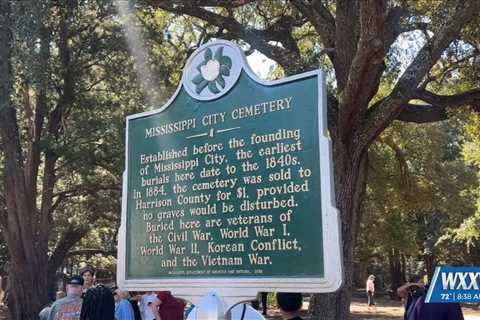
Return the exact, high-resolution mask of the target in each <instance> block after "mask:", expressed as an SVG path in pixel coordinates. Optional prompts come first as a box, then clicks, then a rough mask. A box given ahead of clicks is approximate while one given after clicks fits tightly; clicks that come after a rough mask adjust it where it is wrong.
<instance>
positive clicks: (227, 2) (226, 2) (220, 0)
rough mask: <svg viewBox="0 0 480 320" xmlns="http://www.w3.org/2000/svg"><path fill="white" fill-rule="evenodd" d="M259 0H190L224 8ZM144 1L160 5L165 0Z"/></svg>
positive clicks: (192, 2) (177, 0)
mask: <svg viewBox="0 0 480 320" xmlns="http://www.w3.org/2000/svg"><path fill="white" fill-rule="evenodd" d="M255 1H257V0H190V3H191V4H192V5H196V6H199V7H222V8H230V9H233V8H238V7H242V6H244V5H246V4H249V3H252V2H255ZM142 2H149V3H150V4H152V5H156V6H159V5H160V3H161V2H165V1H163V0H153V1H142ZM169 2H171V3H172V4H174V5H175V4H178V5H182V4H183V3H184V2H185V1H182V0H171V1H169Z"/></svg>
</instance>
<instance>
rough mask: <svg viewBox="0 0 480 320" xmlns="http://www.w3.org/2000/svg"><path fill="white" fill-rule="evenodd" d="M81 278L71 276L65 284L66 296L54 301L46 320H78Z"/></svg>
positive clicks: (80, 307) (80, 302) (80, 304)
mask: <svg viewBox="0 0 480 320" xmlns="http://www.w3.org/2000/svg"><path fill="white" fill-rule="evenodd" d="M82 287H83V278H82V277H80V276H73V277H71V278H70V279H68V282H67V296H66V297H65V298H62V299H60V300H57V301H55V303H54V304H53V305H52V309H51V310H50V314H49V316H48V320H78V319H80V312H81V309H82V298H81V295H82Z"/></svg>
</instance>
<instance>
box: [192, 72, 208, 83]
mask: <svg viewBox="0 0 480 320" xmlns="http://www.w3.org/2000/svg"><path fill="white" fill-rule="evenodd" d="M203 80H205V79H203V76H202V74H201V73H199V74H197V75H196V76H195V77H194V78H193V79H192V82H193V84H195V85H198V84H200V82H202V81H203Z"/></svg>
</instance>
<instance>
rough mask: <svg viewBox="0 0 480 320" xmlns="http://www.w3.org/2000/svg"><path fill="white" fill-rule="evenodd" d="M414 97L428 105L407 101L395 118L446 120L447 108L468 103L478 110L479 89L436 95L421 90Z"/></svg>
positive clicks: (479, 101)
mask: <svg viewBox="0 0 480 320" xmlns="http://www.w3.org/2000/svg"><path fill="white" fill-rule="evenodd" d="M414 98H415V99H420V100H423V101H425V102H427V103H428V105H419V104H412V103H408V104H406V105H405V106H404V107H403V108H402V112H401V113H400V114H399V115H398V117H397V120H400V121H405V122H414V123H428V122H436V121H442V120H446V119H447V117H448V112H447V111H448V109H449V108H455V107H461V106H466V105H469V106H471V107H473V108H474V110H476V111H477V112H480V89H475V90H471V91H467V92H464V93H461V94H457V95H451V96H445V95H437V94H434V93H431V92H428V91H424V90H421V91H419V92H417V93H416V94H415V97H414Z"/></svg>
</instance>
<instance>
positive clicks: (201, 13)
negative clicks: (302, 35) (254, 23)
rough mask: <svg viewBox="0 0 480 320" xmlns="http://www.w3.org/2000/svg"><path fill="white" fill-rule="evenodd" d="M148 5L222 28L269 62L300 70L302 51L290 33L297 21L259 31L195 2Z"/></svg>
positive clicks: (154, 2) (164, 1)
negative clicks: (272, 61) (264, 56)
mask: <svg viewBox="0 0 480 320" xmlns="http://www.w3.org/2000/svg"><path fill="white" fill-rule="evenodd" d="M148 3H149V4H150V5H152V6H154V7H157V8H160V9H163V10H166V11H169V12H173V13H175V14H179V15H183V14H186V15H189V16H192V17H195V18H198V19H201V20H204V21H206V22H208V23H210V24H212V25H214V26H217V27H219V28H223V29H224V30H227V31H228V32H229V35H228V36H229V37H231V38H239V39H243V40H244V41H246V42H248V43H249V44H250V45H251V46H252V47H254V48H256V49H257V50H259V51H260V52H262V53H263V54H265V55H266V56H267V57H269V58H270V59H272V60H275V61H277V62H278V63H279V64H280V65H282V67H283V68H284V69H285V70H292V71H294V70H295V69H296V68H299V66H300V61H301V57H300V50H299V49H298V46H297V44H296V42H295V40H294V39H293V38H292V32H291V29H292V27H293V23H295V19H293V18H291V17H290V19H283V20H280V22H283V23H284V24H282V23H277V24H276V25H275V28H274V29H270V30H268V28H267V30H260V29H254V28H247V27H244V26H243V25H242V24H241V23H239V22H238V21H237V20H235V19H234V18H233V17H225V16H222V15H220V14H217V13H214V12H211V11H209V10H206V9H204V8H201V7H199V6H198V5H196V2H193V3H192V2H190V1H173V0H162V1H148ZM271 41H277V42H280V43H282V44H283V45H284V47H285V48H282V47H280V46H277V45H273V44H271V43H270V42H271Z"/></svg>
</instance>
